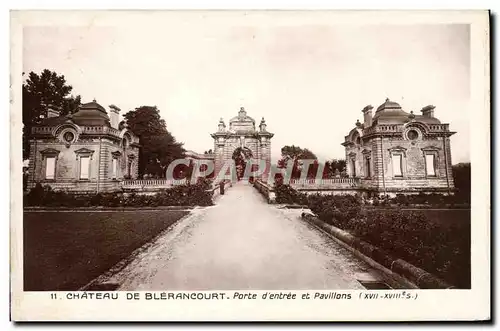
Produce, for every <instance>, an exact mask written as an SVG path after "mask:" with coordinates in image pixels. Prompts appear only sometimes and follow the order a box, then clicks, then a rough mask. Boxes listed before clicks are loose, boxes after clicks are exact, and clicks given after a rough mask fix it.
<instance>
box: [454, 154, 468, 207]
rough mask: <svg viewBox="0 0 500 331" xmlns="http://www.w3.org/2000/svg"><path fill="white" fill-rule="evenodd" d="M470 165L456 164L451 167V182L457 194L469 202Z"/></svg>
mask: <svg viewBox="0 0 500 331" xmlns="http://www.w3.org/2000/svg"><path fill="white" fill-rule="evenodd" d="M470 169H471V168H470V163H458V164H455V165H454V166H452V172H453V182H454V184H455V188H456V189H457V194H458V195H460V196H462V197H464V198H468V200H469V201H470V190H471V181H470V179H471V177H470V176H471V174H470V171H471V170H470Z"/></svg>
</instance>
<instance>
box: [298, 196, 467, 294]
mask: <svg viewBox="0 0 500 331" xmlns="http://www.w3.org/2000/svg"><path fill="white" fill-rule="evenodd" d="M308 200H309V208H310V209H311V210H312V211H313V212H314V213H315V214H316V215H318V217H319V218H320V219H321V220H322V221H324V222H326V223H328V224H331V225H333V226H336V227H338V228H340V229H343V230H345V231H347V232H349V233H351V234H352V235H354V236H356V237H358V238H359V239H361V240H364V241H366V242H369V243H371V244H373V245H375V246H377V247H380V248H382V249H384V250H387V251H389V252H391V254H393V255H394V256H397V257H399V258H401V259H403V260H406V261H407V262H409V263H411V264H413V265H415V266H417V267H419V268H422V269H424V270H426V271H428V272H430V273H433V274H435V275H437V276H438V277H440V278H442V279H444V280H446V281H448V282H449V283H451V284H454V285H455V286H457V287H460V288H470V224H469V223H464V222H456V223H455V222H454V223H452V224H440V223H437V222H432V221H430V220H429V219H428V218H427V217H426V216H425V214H424V213H423V212H421V211H418V212H416V211H401V210H396V209H395V210H371V211H370V212H369V213H367V212H366V211H365V210H364V209H363V201H362V199H361V198H360V197H357V196H321V195H312V196H309V198H308Z"/></svg>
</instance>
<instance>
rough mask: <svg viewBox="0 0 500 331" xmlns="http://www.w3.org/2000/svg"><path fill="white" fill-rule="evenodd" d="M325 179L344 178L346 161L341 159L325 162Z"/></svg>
mask: <svg viewBox="0 0 500 331" xmlns="http://www.w3.org/2000/svg"><path fill="white" fill-rule="evenodd" d="M324 175H325V178H334V177H343V176H346V161H345V160H343V159H332V160H330V161H326V162H325V171H324Z"/></svg>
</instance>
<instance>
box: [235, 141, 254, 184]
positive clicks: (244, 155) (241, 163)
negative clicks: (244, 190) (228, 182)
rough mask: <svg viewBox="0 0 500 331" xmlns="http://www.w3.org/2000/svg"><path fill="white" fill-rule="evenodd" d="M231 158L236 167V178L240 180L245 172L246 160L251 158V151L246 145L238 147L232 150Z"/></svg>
mask: <svg viewBox="0 0 500 331" xmlns="http://www.w3.org/2000/svg"><path fill="white" fill-rule="evenodd" d="M232 158H233V160H234V165H235V168H236V179H237V180H241V179H242V178H243V175H244V174H245V167H246V165H247V162H248V160H250V159H251V158H252V151H251V150H250V149H249V148H247V147H238V148H236V149H235V150H234V152H233V156H232ZM249 180H250V178H249Z"/></svg>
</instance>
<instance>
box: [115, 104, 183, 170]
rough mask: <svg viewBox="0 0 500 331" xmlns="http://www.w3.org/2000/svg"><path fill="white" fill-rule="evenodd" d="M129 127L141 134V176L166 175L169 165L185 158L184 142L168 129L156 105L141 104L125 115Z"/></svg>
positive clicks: (138, 134) (135, 132)
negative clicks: (179, 140)
mask: <svg viewBox="0 0 500 331" xmlns="http://www.w3.org/2000/svg"><path fill="white" fill-rule="evenodd" d="M124 118H125V119H126V121H127V125H128V128H129V129H130V130H131V131H132V132H134V134H136V135H137V136H139V144H140V145H141V147H140V151H139V154H140V156H139V176H143V175H152V176H155V177H164V176H165V171H166V169H167V167H168V165H169V164H170V163H171V162H172V161H173V160H175V159H179V158H183V157H184V155H185V150H184V148H183V144H182V143H180V142H177V140H176V139H175V137H174V136H173V135H172V134H171V133H170V132H169V131H168V130H167V125H166V123H165V120H164V119H162V118H161V116H160V111H159V109H158V108H157V107H156V106H154V107H151V106H141V107H138V108H136V109H135V110H131V111H129V112H128V113H126V114H125V115H124Z"/></svg>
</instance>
